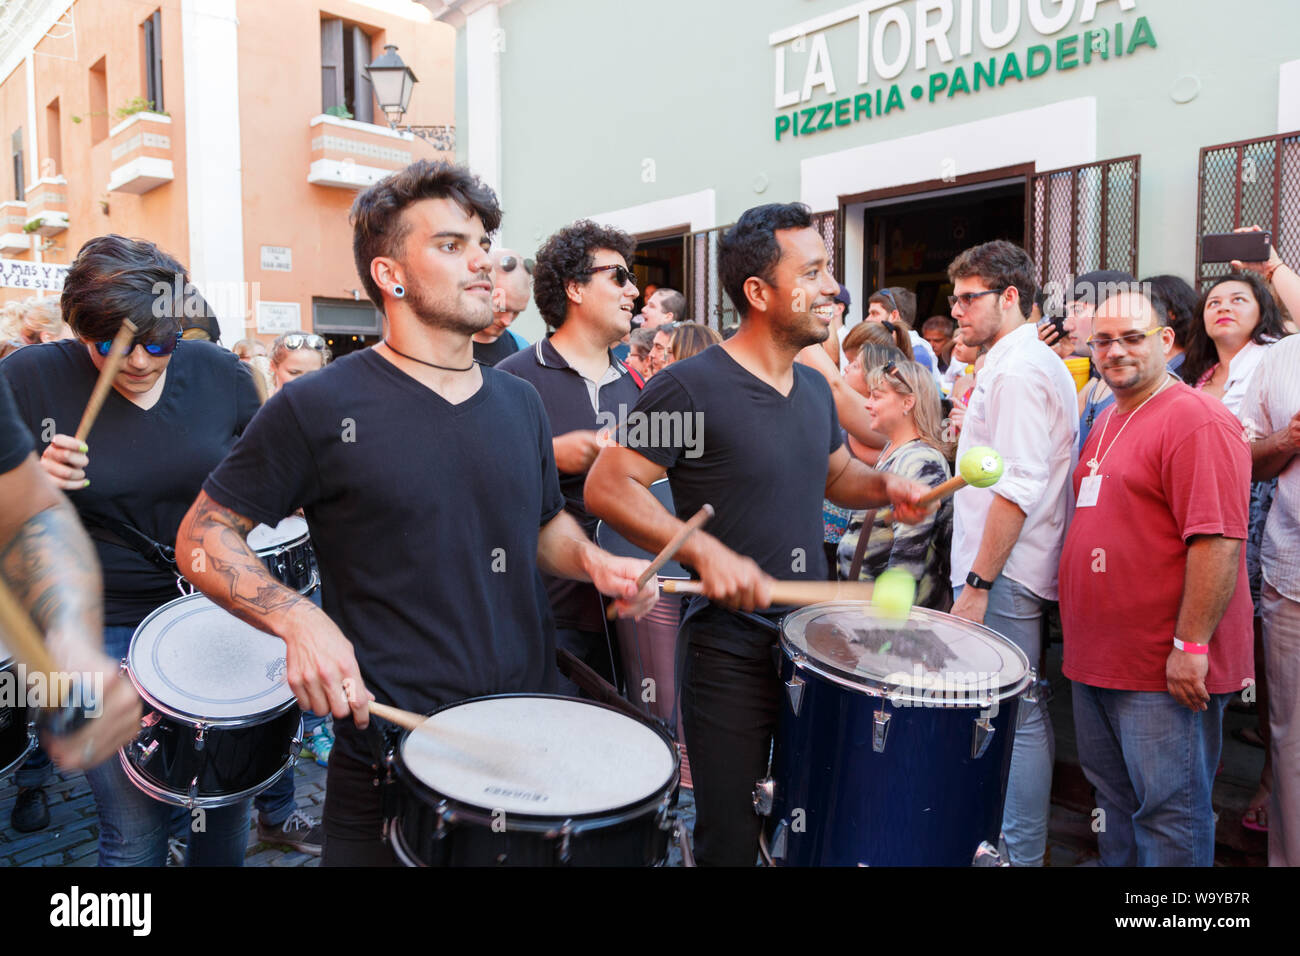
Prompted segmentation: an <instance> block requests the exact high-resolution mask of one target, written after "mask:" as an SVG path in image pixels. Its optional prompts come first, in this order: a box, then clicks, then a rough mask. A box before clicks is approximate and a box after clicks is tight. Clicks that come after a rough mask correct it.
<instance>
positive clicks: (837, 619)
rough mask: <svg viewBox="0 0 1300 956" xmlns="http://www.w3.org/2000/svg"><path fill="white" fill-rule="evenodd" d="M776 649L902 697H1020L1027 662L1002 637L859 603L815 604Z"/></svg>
mask: <svg viewBox="0 0 1300 956" xmlns="http://www.w3.org/2000/svg"><path fill="white" fill-rule="evenodd" d="M782 641H783V643H784V644H785V645H786V646H787V648H790V649H793V650H794V651H795V652H796V654H797V656H801V657H804V658H806V659H807V660H809V661H811V662H812V663H813V664H814V665H816V666H817V667H819V668H821V669H822V670H825V671H828V672H830V673H832V674H834V675H836V676H838V677H842V678H848V679H850V680H853V681H855V682H857V683H860V684H863V685H868V686H871V687H877V688H882V689H885V690H886V692H887V693H889V695H890V696H894V689H895V688H897V693H898V694H900V695H902V696H904V697H916V696H935V695H936V694H937V693H938V692H943V693H945V694H948V695H950V696H953V697H957V698H961V697H965V696H970V697H985V696H991V697H998V698H1001V697H1005V696H1008V695H1010V694H1012V693H1019V688H1018V685H1019V684H1021V683H1022V682H1024V680H1025V679H1026V677H1027V676H1028V674H1029V659H1028V658H1027V657H1026V656H1025V654H1024V652H1023V651H1021V650H1020V648H1018V647H1016V646H1015V645H1014V644H1012V643H1011V642H1010V641H1008V640H1007V639H1006V638H1004V637H1002V636H1001V635H1000V634H998V633H996V632H994V631H991V630H989V629H988V628H987V627H983V626H982V625H979V624H972V623H971V622H970V621H967V620H963V619H962V618H959V617H953V616H952V615H951V614H940V613H939V612H937V611H929V610H926V609H925V608H917V607H914V608H912V611H911V614H910V615H909V616H908V619H907V620H906V621H898V620H894V619H890V618H888V617H886V616H884V615H882V614H881V613H880V611H879V610H878V609H877V608H875V607H873V606H871V605H870V604H864V603H859V602H850V601H836V602H832V603H828V604H814V605H810V606H809V607H805V608H802V609H800V610H798V611H795V612H794V613H792V614H790V615H789V616H788V617H786V619H785V622H784V624H783V625H782Z"/></svg>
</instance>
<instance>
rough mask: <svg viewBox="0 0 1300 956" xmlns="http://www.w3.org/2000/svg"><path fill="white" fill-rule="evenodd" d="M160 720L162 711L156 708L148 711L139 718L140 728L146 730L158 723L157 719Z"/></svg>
mask: <svg viewBox="0 0 1300 956" xmlns="http://www.w3.org/2000/svg"><path fill="white" fill-rule="evenodd" d="M160 720H162V713H160V712H159V711H156V710H151V711H149V713H147V714H145V715H144V716H143V717H141V718H140V729H141V730H148V729H149V728H150V727H152V726H153V725H154V724H156V723H158V721H160Z"/></svg>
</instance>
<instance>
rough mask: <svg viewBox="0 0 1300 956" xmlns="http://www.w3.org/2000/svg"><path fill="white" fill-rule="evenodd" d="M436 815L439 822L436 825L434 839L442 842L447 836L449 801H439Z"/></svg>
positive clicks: (435, 811)
mask: <svg viewBox="0 0 1300 956" xmlns="http://www.w3.org/2000/svg"><path fill="white" fill-rule="evenodd" d="M434 813H435V814H436V815H437V817H438V822H437V823H436V824H435V825H434V828H433V838H434V839H435V840H441V839H444V838H445V837H446V836H447V823H448V820H447V816H448V814H447V801H446V800H441V801H439V802H438V806H437V808H436V809H435V810H434Z"/></svg>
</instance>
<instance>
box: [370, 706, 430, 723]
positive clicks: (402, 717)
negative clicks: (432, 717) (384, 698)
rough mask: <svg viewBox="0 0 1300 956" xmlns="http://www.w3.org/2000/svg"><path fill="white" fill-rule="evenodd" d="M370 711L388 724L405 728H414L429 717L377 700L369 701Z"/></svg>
mask: <svg viewBox="0 0 1300 956" xmlns="http://www.w3.org/2000/svg"><path fill="white" fill-rule="evenodd" d="M370 712H371V713H372V714H374V715H375V716H376V717H382V718H384V720H386V721H388V722H389V723H390V724H396V725H397V726H398V727H402V728H404V729H406V730H416V729H418V728H419V726H420V725H421V724H423V723H424V722H425V721H426V720H428V719H429V718H427V717H422V716H420V715H419V714H413V713H411V711H409V710H402V709H401V708H400V707H389V706H388V705H387V704H381V703H379V701H377V700H372V701H371V702H370Z"/></svg>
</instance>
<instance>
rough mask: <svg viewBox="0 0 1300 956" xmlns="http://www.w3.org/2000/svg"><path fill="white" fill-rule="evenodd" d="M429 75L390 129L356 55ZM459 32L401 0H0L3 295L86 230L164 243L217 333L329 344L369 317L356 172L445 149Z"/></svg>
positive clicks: (47, 270) (348, 342)
mask: <svg viewBox="0 0 1300 956" xmlns="http://www.w3.org/2000/svg"><path fill="white" fill-rule="evenodd" d="M386 44H393V45H396V46H397V47H398V48H399V55H400V56H401V57H402V58H403V60H404V61H405V62H406V64H407V65H408V66H409V67H410V68H411V70H412V71H413V72H414V74H415V76H416V77H417V79H418V80H419V81H420V82H419V83H418V84H417V85H416V86H415V89H414V93H413V95H412V98H411V102H410V106H409V109H408V112H407V113H406V114H405V116H403V117H402V118H401V123H400V127H399V130H400V128H405V127H406V126H408V125H424V126H428V127H441V128H442V129H440V130H438V131H437V132H438V135H437V136H431V137H430V138H429V139H427V140H426V138H422V137H420V136H417V135H413V134H412V133H409V132H401V131H399V130H394V129H390V126H389V122H388V119H387V118H386V116H385V114H384V113H383V112H382V111H381V110H380V108H379V106H378V104H376V103H375V101H374V96H373V91H372V90H371V88H370V83H369V80H368V79H367V78H366V75H365V73H364V70H363V67H364V66H365V65H366V64H368V63H370V62H371V61H372V60H373V59H374V58H375V57H377V56H378V55H380V54H381V53H383V52H384V47H385V45H386ZM453 46H454V32H453V30H452V29H451V28H450V27H449V26H447V25H445V24H441V23H438V22H436V21H435V20H434V18H433V17H432V15H431V13H430V11H429V10H428V9H426V8H425V7H423V6H421V5H419V4H417V3H414V2H409V0H339V2H334V3H324V2H320V0H275V2H274V3H267V2H255V0H138V2H137V0H77V2H76V3H74V4H72V5H69V4H67V3H66V0H63V2H58V0H56V2H46V0H13V2H10V3H7V4H5V6H4V7H3V8H2V9H0V134H2V135H3V137H4V141H5V143H7V144H8V145H9V147H10V150H9V153H10V167H11V168H10V171H9V173H8V175H7V176H5V175H0V255H2V256H3V261H0V273H2V274H3V277H4V278H3V282H4V287H3V288H0V302H3V301H11V300H13V299H19V298H25V297H27V296H30V295H32V294H34V293H36V294H39V290H45V289H48V290H50V291H51V292H57V290H58V288H60V287H61V275H60V272H61V270H60V269H59V268H58V267H59V266H66V264H67V263H68V262H70V261H71V259H72V257H73V256H75V255H76V252H77V250H78V249H79V248H80V247H81V245H82V244H83V243H84V242H85V241H86V240H88V239H90V238H92V237H94V236H98V235H103V234H105V233H120V234H123V235H127V236H133V237H141V238H146V239H150V240H152V241H154V242H156V243H157V244H158V245H159V246H160V247H161V248H163V249H164V250H166V251H167V252H169V253H171V254H172V255H174V256H176V257H177V258H178V259H179V260H180V261H181V262H182V263H184V264H185V265H186V266H188V268H189V269H190V271H191V274H192V276H193V278H194V281H195V283H196V285H197V286H198V288H199V290H200V291H201V292H202V293H203V295H204V297H205V298H206V299H207V300H208V302H209V303H210V304H211V305H212V307H213V308H214V310H215V311H216V313H217V315H218V317H219V320H220V323H221V338H222V342H223V344H225V345H231V344H233V343H234V341H236V340H237V339H240V338H243V337H245V336H253V335H257V336H260V337H261V338H263V339H264V340H266V341H268V342H269V341H270V339H271V338H273V337H274V336H275V335H276V334H278V333H280V332H283V331H292V330H294V329H299V328H302V329H307V330H315V331H318V332H321V333H322V334H324V335H325V336H326V337H327V338H328V339H330V340H331V342H332V343H333V346H334V348H335V351H336V352H346V351H350V350H351V349H352V348H355V347H359V346H361V345H363V344H366V343H369V342H373V341H375V340H376V337H377V335H378V334H379V333H380V331H381V328H380V325H381V323H380V318H379V316H378V314H377V313H376V311H375V309H374V307H373V306H372V305H370V303H369V302H368V300H367V299H366V296H365V294H364V292H363V291H362V290H361V283H360V281H359V280H358V278H357V275H356V269H355V267H354V265H353V261H352V247H351V229H350V227H349V225H348V221H347V216H348V209H349V207H350V206H351V204H352V201H353V199H354V198H355V196H356V193H357V190H358V189H361V188H364V187H365V186H368V185H370V184H371V183H373V182H375V181H377V180H378V179H380V178H382V177H383V176H385V175H387V174H388V173H389V172H391V171H392V170H394V169H399V168H401V167H403V166H405V165H407V164H408V163H410V162H411V161H413V160H415V159H418V158H421V157H429V158H437V157H446V158H450V157H451V156H452V155H453V154H452V152H451V151H450V150H451V147H452V143H453V142H454V139H453V137H454V130H453V129H452V128H451V124H452V122H453V109H454V106H453V95H452V76H453V63H452V56H453Z"/></svg>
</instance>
